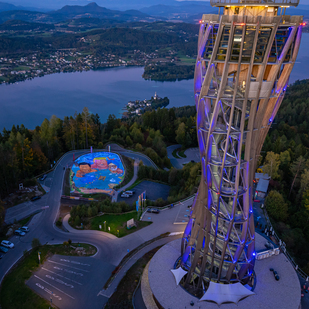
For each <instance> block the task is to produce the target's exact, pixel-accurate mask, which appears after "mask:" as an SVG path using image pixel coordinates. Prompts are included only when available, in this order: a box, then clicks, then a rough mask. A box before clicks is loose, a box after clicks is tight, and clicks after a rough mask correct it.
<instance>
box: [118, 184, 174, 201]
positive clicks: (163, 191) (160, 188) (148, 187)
mask: <svg viewBox="0 0 309 309" xmlns="http://www.w3.org/2000/svg"><path fill="white" fill-rule="evenodd" d="M132 191H134V192H135V193H134V195H133V196H131V197H120V195H118V200H117V201H118V202H121V201H125V202H126V203H128V204H129V205H132V204H133V203H135V202H136V201H137V198H138V196H139V195H140V194H141V193H143V192H144V191H146V198H147V199H148V200H152V201H155V200H156V199H158V198H162V199H164V200H166V199H167V197H168V194H169V191H170V187H169V186H168V185H164V184H162V183H157V182H152V181H147V180H145V181H142V182H141V183H140V184H138V185H137V186H136V187H134V188H133V189H132Z"/></svg>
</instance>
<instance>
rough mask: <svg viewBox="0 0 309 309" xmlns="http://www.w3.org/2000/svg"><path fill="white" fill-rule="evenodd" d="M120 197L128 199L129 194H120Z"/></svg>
mask: <svg viewBox="0 0 309 309" xmlns="http://www.w3.org/2000/svg"><path fill="white" fill-rule="evenodd" d="M120 197H130V195H129V194H126V193H122V194H121V195H120Z"/></svg>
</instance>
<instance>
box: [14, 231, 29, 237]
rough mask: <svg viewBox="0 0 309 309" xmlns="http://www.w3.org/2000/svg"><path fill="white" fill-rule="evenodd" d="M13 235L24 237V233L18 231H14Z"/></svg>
mask: <svg viewBox="0 0 309 309" xmlns="http://www.w3.org/2000/svg"><path fill="white" fill-rule="evenodd" d="M14 234H15V235H18V236H25V235H26V233H25V232H23V231H21V230H20V229H18V230H16V231H15V232H14Z"/></svg>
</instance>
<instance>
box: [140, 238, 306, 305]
mask: <svg viewBox="0 0 309 309" xmlns="http://www.w3.org/2000/svg"><path fill="white" fill-rule="evenodd" d="M266 242H267V240H266V239H265V238H264V237H262V236H261V235H259V234H256V243H255V245H256V250H257V251H260V250H263V249H265V246H264V245H265V243H266ZM180 243H181V239H178V240H174V241H172V242H170V243H168V244H166V245H165V246H164V247H162V248H161V249H160V250H159V251H158V252H157V253H156V254H155V255H154V256H153V258H152V259H151V261H150V262H149V264H148V265H147V267H146V268H145V270H144V274H143V277H142V281H141V290H142V296H143V300H144V303H145V305H146V307H147V309H150V308H151V309H155V308H166V309H168V308H169V309H181V308H200V309H203V308H205V309H217V308H219V305H218V304H217V303H215V302H211V301H201V300H200V299H199V298H197V297H195V296H193V295H192V294H190V293H188V292H187V291H186V290H185V289H184V288H183V287H182V286H181V285H177V284H176V280H175V276H174V275H173V273H172V272H171V270H172V269H173V268H174V265H175V261H176V260H177V259H178V258H179V256H180V255H181V252H180ZM270 269H274V270H276V271H277V273H278V275H279V277H280V279H279V281H276V279H275V277H274V274H273V272H272V271H270ZM255 273H256V278H257V280H256V284H255V288H254V291H253V292H254V295H252V296H248V297H246V298H244V299H241V300H239V302H236V303H232V302H229V303H228V302H227V303H222V304H221V305H220V309H233V308H235V309H236V308H237V309H248V308H250V309H257V308H258V309H261V308H263V309H273V308H289V309H300V308H301V292H300V291H301V288H300V283H299V280H298V277H297V274H296V272H295V270H294V268H293V266H292V265H291V264H290V262H289V261H288V260H287V258H286V257H285V255H284V254H279V255H275V256H272V257H269V258H266V259H263V260H257V261H256V264H255ZM230 285H233V284H230ZM224 286H227V285H226V284H224Z"/></svg>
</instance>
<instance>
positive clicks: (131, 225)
mask: <svg viewBox="0 0 309 309" xmlns="http://www.w3.org/2000/svg"><path fill="white" fill-rule="evenodd" d="M133 226H135V222H134V219H131V220H129V221H127V228H128V229H130V228H131V227H133Z"/></svg>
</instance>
